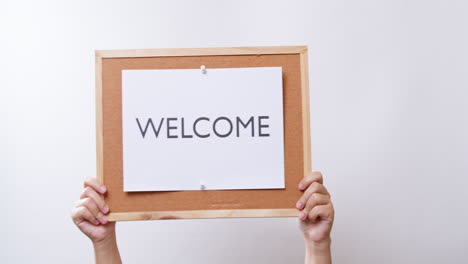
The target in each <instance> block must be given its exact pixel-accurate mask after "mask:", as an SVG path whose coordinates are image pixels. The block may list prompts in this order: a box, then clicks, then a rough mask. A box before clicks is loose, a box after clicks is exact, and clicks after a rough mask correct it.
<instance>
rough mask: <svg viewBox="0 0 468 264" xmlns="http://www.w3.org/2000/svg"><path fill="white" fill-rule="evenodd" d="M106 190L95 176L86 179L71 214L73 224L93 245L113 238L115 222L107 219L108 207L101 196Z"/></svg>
mask: <svg viewBox="0 0 468 264" xmlns="http://www.w3.org/2000/svg"><path fill="white" fill-rule="evenodd" d="M106 191H107V190H106V187H105V186H104V185H102V184H101V183H99V182H98V181H97V180H96V179H95V178H88V179H86V180H85V182H84V189H83V191H82V193H81V196H80V200H79V201H78V203H77V204H76V207H75V208H73V211H72V214H71V217H72V219H73V222H74V223H75V225H76V226H77V227H78V228H79V229H80V230H81V232H83V233H84V234H85V235H86V236H88V237H89V238H90V239H91V241H92V242H93V244H95V245H96V244H99V243H106V242H108V241H111V240H112V239H115V222H109V221H108V220H107V218H106V215H107V214H108V213H109V207H108V206H107V205H106V204H105V203H104V200H103V199H102V197H101V195H102V194H105V193H106Z"/></svg>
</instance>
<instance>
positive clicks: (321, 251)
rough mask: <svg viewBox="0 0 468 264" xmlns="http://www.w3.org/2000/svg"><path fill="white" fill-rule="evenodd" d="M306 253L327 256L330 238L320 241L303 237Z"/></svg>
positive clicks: (329, 250) (329, 248) (329, 249)
mask: <svg viewBox="0 0 468 264" xmlns="http://www.w3.org/2000/svg"><path fill="white" fill-rule="evenodd" d="M304 240H305V246H306V253H307V254H309V255H314V256H329V255H330V252H331V238H330V237H328V238H326V239H323V240H320V241H313V240H311V239H308V238H304Z"/></svg>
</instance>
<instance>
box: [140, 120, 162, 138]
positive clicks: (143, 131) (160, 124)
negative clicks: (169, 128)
mask: <svg viewBox="0 0 468 264" xmlns="http://www.w3.org/2000/svg"><path fill="white" fill-rule="evenodd" d="M136 121H137V123H138V127H139V128H140V132H141V136H142V137H143V138H145V135H146V132H147V131H148V127H149V126H150V125H151V128H152V129H153V132H154V135H155V136H156V138H158V136H159V131H160V130H161V126H162V123H163V122H164V118H161V122H160V123H159V126H158V129H157V130H156V129H155V128H154V124H153V120H152V119H151V118H148V122H146V126H145V130H143V129H142V128H141V124H140V120H138V118H136Z"/></svg>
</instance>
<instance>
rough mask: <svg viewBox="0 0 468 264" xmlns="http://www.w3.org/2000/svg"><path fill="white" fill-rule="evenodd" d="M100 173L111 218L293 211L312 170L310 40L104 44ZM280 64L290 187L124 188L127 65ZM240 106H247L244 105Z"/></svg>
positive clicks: (99, 61)
mask: <svg viewBox="0 0 468 264" xmlns="http://www.w3.org/2000/svg"><path fill="white" fill-rule="evenodd" d="M95 55H96V134H97V138H96V145H97V178H98V180H100V181H101V182H103V183H104V184H105V185H106V187H107V189H108V191H107V193H106V195H105V196H104V199H105V202H106V204H107V205H108V206H109V208H110V214H109V216H108V219H109V220H110V221H126V220H152V219H190V218H225V217H292V216H297V215H298V214H299V211H298V210H297V209H296V208H295V204H296V202H297V200H298V199H299V198H300V196H301V194H302V193H301V191H299V189H298V184H299V181H300V180H301V179H302V178H303V177H304V176H305V175H306V174H307V173H309V172H311V154H310V126H309V86H308V66H307V63H308V59H307V47H306V46H281V47H239V48H195V49H136V50H98V51H96V52H95ZM201 65H205V67H206V68H207V69H210V68H245V67H282V71H283V72H282V74H283V106H284V108H283V115H284V167H285V188H284V189H265V190H264V189H262V190H199V191H157V192H124V191H123V155H122V145H123V144H122V77H121V72H122V70H128V69H200V66H201ZM240 107H241V106H240Z"/></svg>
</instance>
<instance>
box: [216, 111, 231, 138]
mask: <svg viewBox="0 0 468 264" xmlns="http://www.w3.org/2000/svg"><path fill="white" fill-rule="evenodd" d="M220 120H226V121H227V122H228V123H229V132H228V133H226V134H224V135H222V134H219V133H218V131H217V130H216V124H217V123H218V122H219V121H220ZM213 132H214V133H215V134H216V135H217V136H218V137H227V136H229V135H230V134H231V133H232V122H231V120H229V118H227V117H224V116H222V117H218V118H216V119H215V121H214V122H213Z"/></svg>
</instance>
